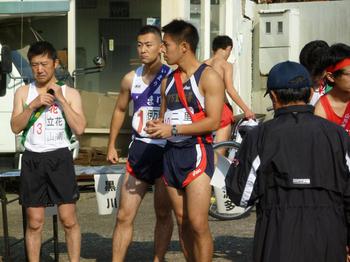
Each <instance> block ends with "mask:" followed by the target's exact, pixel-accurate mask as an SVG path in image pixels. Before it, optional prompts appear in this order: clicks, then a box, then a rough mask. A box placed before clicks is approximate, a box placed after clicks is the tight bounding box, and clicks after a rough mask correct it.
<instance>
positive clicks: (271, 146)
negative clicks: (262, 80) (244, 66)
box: [226, 61, 350, 262]
mask: <svg viewBox="0 0 350 262" xmlns="http://www.w3.org/2000/svg"><path fill="white" fill-rule="evenodd" d="M311 86H312V83H311V80H310V77H309V74H308V72H307V70H306V69H305V68H304V67H303V66H302V65H300V64H298V63H295V62H290V61H287V62H283V63H279V64H277V65H275V66H274V67H273V68H272V69H271V71H270V73H269V77H268V81H267V92H266V93H267V94H269V96H270V98H271V100H272V103H273V106H274V109H275V116H274V119H272V120H270V121H267V122H265V123H263V124H261V125H259V126H258V127H256V128H255V129H253V130H252V131H251V132H249V133H248V134H247V136H246V138H245V139H244V141H243V143H242V146H241V148H240V150H239V151H238V153H237V156H236V159H235V160H234V161H233V163H232V165H231V167H230V169H229V171H228V174H227V176H226V187H227V193H228V195H229V197H230V198H231V200H232V201H233V202H234V203H235V204H237V205H240V206H247V205H252V204H254V202H257V206H256V212H257V221H256V228H255V236H254V250H253V260H254V261H256V262H257V261H268V262H274V261H276V262H277V261H278V262H282V261H283V262H289V261H293V262H295V261H298V262H303V261H305V262H310V261H329V262H334V261H346V257H347V252H346V248H347V245H348V244H349V240H350V237H349V236H350V234H349V233H348V228H349V225H350V181H349V178H350V176H349V175H350V172H349V166H350V158H349V149H350V146H349V145H350V144H349V137H348V135H347V134H346V132H345V131H344V130H343V129H342V128H341V127H339V126H337V125H335V124H333V123H331V122H329V121H327V120H325V119H322V118H320V117H318V116H315V115H313V109H314V108H313V107H312V106H310V105H307V103H308V101H309V98H310V96H311V94H312V90H311Z"/></svg>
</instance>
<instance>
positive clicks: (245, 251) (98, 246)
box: [0, 191, 255, 262]
mask: <svg viewBox="0 0 350 262" xmlns="http://www.w3.org/2000/svg"><path fill="white" fill-rule="evenodd" d="M14 196H15V195H13V194H9V195H8V198H9V199H11V198H12V197H14ZM77 207H78V215H79V223H80V226H81V232H82V248H81V261H99V262H105V261H111V249H112V238H111V237H112V232H113V227H114V223H115V215H105V216H101V215H98V214H97V203H96V198H95V193H94V192H91V191H87V192H82V193H81V198H80V200H79V201H78V203H77ZM8 217H9V224H10V225H9V233H10V236H11V242H14V241H16V240H18V239H20V238H21V237H22V234H23V230H22V214H21V207H20V206H19V205H18V202H14V203H12V204H10V205H9V206H8ZM174 221H175V220H174ZM209 221H210V228H211V231H212V235H213V239H214V256H213V261H235V262H245V261H251V260H252V256H251V251H252V242H253V233H254V225H255V212H254V211H252V212H251V213H250V214H249V215H248V216H247V217H245V218H242V219H239V220H233V221H218V220H216V219H214V218H209ZM0 223H1V225H2V218H1V221H0ZM154 224H155V216H154V212H153V193H152V192H149V193H147V194H146V196H145V198H144V200H143V202H142V204H141V207H140V210H139V213H138V215H137V217H136V221H135V226H134V235H133V242H132V244H131V245H130V247H129V250H128V254H127V257H126V261H152V253H153V230H154ZM3 235H4V234H3V228H2V226H1V228H0V261H3V254H4V251H3V249H4V244H3ZM51 236H52V219H51V217H47V220H46V224H45V228H44V233H43V241H45V240H46V239H48V238H50V237H51ZM59 252H60V254H59V261H68V256H67V249H66V245H65V240H64V232H63V229H62V227H61V226H60V225H59ZM11 257H12V260H11V261H24V247H23V242H21V243H19V244H17V245H15V246H14V247H13V248H12V250H11ZM41 261H45V262H46V261H48V262H49V261H54V259H53V244H52V243H48V244H46V245H44V246H43V247H42V260H41ZM166 261H185V260H184V257H183V255H182V253H181V251H180V245H179V238H178V234H177V227H176V226H175V227H174V232H173V236H172V240H171V243H170V246H169V250H168V252H167V254H166Z"/></svg>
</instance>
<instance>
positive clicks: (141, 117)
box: [132, 106, 159, 137]
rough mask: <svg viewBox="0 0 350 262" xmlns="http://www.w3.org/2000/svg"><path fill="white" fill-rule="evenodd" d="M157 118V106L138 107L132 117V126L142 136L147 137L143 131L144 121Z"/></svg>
mask: <svg viewBox="0 0 350 262" xmlns="http://www.w3.org/2000/svg"><path fill="white" fill-rule="evenodd" d="M157 118H159V107H146V106H143V107H141V108H139V109H138V110H137V111H136V112H135V113H134V116H133V118H132V128H133V129H134V130H135V131H136V132H137V133H138V134H139V135H140V136H142V137H149V135H148V134H147V133H146V132H145V130H144V129H145V127H146V123H147V122H148V121H150V120H154V119H157Z"/></svg>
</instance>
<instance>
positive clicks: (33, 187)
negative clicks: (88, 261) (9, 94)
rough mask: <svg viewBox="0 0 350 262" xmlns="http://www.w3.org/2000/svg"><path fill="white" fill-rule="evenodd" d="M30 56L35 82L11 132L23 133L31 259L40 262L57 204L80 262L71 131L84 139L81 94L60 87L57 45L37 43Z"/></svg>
mask: <svg viewBox="0 0 350 262" xmlns="http://www.w3.org/2000/svg"><path fill="white" fill-rule="evenodd" d="M27 56H28V60H29V63H30V65H31V68H32V72H33V76H34V79H35V81H34V82H33V83H30V84H29V85H25V86H22V87H20V88H19V89H18V90H17V91H16V93H15V97H14V104H13V112H12V117H11V128H12V131H13V132H14V133H16V134H19V133H20V132H22V131H23V139H22V142H23V144H24V147H25V152H24V153H23V157H22V169H21V177H20V179H21V187H20V203H21V204H22V206H24V207H25V208H26V215H27V228H26V236H25V242H26V247H27V251H28V259H29V261H39V260H40V246H41V234H42V229H43V225H44V219H45V207H47V206H51V205H54V204H56V205H58V214H59V217H60V221H61V223H62V225H63V228H64V231H65V234H66V241H67V250H68V255H69V258H70V261H79V258H80V242H81V234H80V226H79V224H78V220H77V215H76V205H75V203H76V201H77V200H78V199H79V192H78V186H77V183H76V179H75V173H74V165H73V159H72V154H71V152H70V151H69V149H68V146H69V139H70V136H71V132H72V133H74V134H76V135H81V134H82V133H83V132H84V129H85V126H86V120H85V116H84V113H83V110H82V104H81V98H80V95H79V93H78V91H77V90H75V89H73V88H70V87H68V86H65V85H62V86H61V83H59V82H57V79H56V77H55V75H54V73H55V68H56V66H57V65H58V59H57V54H56V50H55V48H54V47H53V46H52V44H50V43H49V42H46V41H40V42H36V43H34V44H32V45H31V46H30V48H29V51H28V54H27Z"/></svg>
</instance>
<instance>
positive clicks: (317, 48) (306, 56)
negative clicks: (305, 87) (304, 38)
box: [299, 40, 329, 80]
mask: <svg viewBox="0 0 350 262" xmlns="http://www.w3.org/2000/svg"><path fill="white" fill-rule="evenodd" d="M328 50H329V45H328V44H327V42H326V41H323V40H314V41H311V42H309V43H307V44H306V45H305V46H304V47H303V48H302V49H301V51H300V55H299V61H300V64H302V65H303V66H304V67H305V68H306V69H307V70H308V71H309V73H310V76H311V78H312V79H313V80H315V79H316V78H317V77H319V76H320V75H321V74H322V73H323V71H324V70H325V69H326V66H325V61H326V58H327V53H328Z"/></svg>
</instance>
